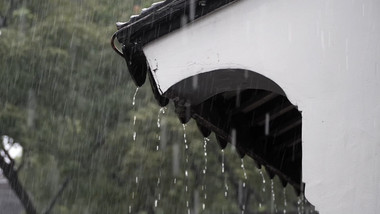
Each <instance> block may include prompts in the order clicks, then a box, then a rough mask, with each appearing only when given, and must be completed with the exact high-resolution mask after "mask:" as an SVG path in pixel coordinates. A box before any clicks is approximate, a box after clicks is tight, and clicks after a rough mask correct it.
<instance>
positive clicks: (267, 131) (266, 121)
mask: <svg viewBox="0 0 380 214" xmlns="http://www.w3.org/2000/svg"><path fill="white" fill-rule="evenodd" d="M269 121H270V115H269V113H266V114H265V136H268V135H269Z"/></svg>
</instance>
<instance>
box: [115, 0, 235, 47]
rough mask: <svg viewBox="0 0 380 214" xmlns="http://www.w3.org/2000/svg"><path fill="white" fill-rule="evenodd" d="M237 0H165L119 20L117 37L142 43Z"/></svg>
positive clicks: (120, 39)
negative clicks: (126, 20)
mask: <svg viewBox="0 0 380 214" xmlns="http://www.w3.org/2000/svg"><path fill="white" fill-rule="evenodd" d="M235 1H238V0H193V1H189V0H166V1H162V2H157V3H154V4H152V6H151V7H149V8H144V9H143V10H142V12H141V14H140V15H134V16H132V17H131V19H130V20H129V21H128V22H124V23H123V22H118V23H117V28H118V32H117V33H116V37H117V39H118V41H119V42H120V43H123V44H124V45H125V44H127V43H140V44H142V45H144V44H146V43H148V42H150V41H153V40H154V39H157V38H159V37H161V36H163V35H165V34H168V33H170V32H172V31H174V30H176V29H178V28H180V27H181V26H183V25H184V24H187V23H189V22H193V21H194V20H196V19H198V18H200V17H202V16H205V15H207V14H208V13H210V12H212V11H214V10H217V9H219V8H221V7H223V6H225V5H227V4H229V3H232V2H235Z"/></svg>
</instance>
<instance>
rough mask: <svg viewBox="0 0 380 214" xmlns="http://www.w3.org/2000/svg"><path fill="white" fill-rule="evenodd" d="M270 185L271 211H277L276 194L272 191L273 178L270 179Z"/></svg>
mask: <svg viewBox="0 0 380 214" xmlns="http://www.w3.org/2000/svg"><path fill="white" fill-rule="evenodd" d="M270 187H271V195H272V201H271V213H277V207H276V195H275V193H274V185H273V179H271V180H270Z"/></svg>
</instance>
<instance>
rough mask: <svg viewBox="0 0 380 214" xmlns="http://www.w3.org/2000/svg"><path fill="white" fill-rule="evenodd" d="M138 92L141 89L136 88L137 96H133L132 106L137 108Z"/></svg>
mask: <svg viewBox="0 0 380 214" xmlns="http://www.w3.org/2000/svg"><path fill="white" fill-rule="evenodd" d="M138 91H139V87H137V88H136V91H135V94H134V95H133V100H132V106H135V104H136V95H137V92H138Z"/></svg>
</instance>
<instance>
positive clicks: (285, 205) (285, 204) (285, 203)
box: [283, 188, 288, 214]
mask: <svg viewBox="0 0 380 214" xmlns="http://www.w3.org/2000/svg"><path fill="white" fill-rule="evenodd" d="M283 193H284V211H283V213H284V214H285V213H286V207H287V206H288V204H287V202H286V188H284V190H283Z"/></svg>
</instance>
